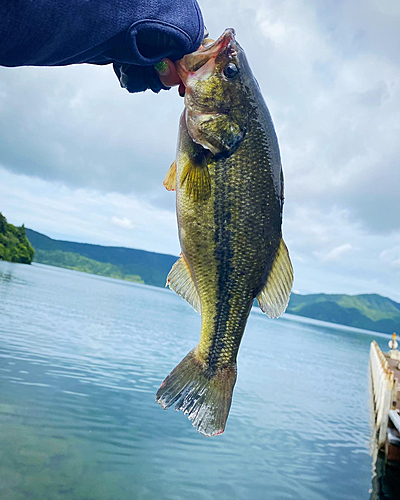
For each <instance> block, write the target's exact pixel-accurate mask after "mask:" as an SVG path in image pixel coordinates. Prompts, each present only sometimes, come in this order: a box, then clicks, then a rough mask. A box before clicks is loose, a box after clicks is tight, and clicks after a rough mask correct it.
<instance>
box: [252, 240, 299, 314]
mask: <svg viewBox="0 0 400 500" xmlns="http://www.w3.org/2000/svg"><path fill="white" fill-rule="evenodd" d="M292 285H293V267H292V263H291V262H290V257H289V252H288V249H287V247H286V244H285V242H284V241H283V238H282V239H281V243H280V245H279V248H278V251H277V252H276V256H275V260H274V263H273V264H272V269H271V271H270V273H269V276H268V279H267V283H266V284H265V286H264V288H263V289H262V290H261V292H260V293H259V294H258V295H257V301H258V305H259V306H260V309H261V310H262V311H263V312H265V313H266V314H267V316H268V317H269V318H278V317H279V316H280V315H281V314H283V313H284V312H285V311H286V308H287V305H288V303H289V298H290V291H291V290H292Z"/></svg>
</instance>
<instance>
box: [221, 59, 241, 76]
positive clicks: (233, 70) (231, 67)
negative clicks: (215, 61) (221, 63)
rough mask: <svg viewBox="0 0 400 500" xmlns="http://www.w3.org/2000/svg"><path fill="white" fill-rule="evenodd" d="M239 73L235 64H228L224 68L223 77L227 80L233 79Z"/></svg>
mask: <svg viewBox="0 0 400 500" xmlns="http://www.w3.org/2000/svg"><path fill="white" fill-rule="evenodd" d="M238 73H239V68H238V67H237V66H236V64H234V63H232V62H230V63H228V64H227V65H226V66H225V68H224V75H225V76H226V77H227V78H234V77H235V76H236V75H237V74H238Z"/></svg>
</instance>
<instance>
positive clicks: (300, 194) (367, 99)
mask: <svg viewBox="0 0 400 500" xmlns="http://www.w3.org/2000/svg"><path fill="white" fill-rule="evenodd" d="M200 3H201V7H202V9H203V13H204V17H205V20H206V24H207V27H208V29H209V31H210V33H211V34H212V35H213V36H218V34H220V33H221V32H222V31H223V29H225V28H226V27H229V26H232V27H234V28H235V29H236V32H237V38H238V40H239V42H240V43H241V45H242V46H243V47H244V49H245V51H246V54H247V56H248V59H249V62H250V65H251V67H252V69H253V72H254V74H255V76H256V77H257V79H258V81H259V83H260V87H261V89H262V91H263V94H264V96H265V99H266V102H267V104H268V106H269V108H270V111H271V114H272V117H273V120H274V123H275V126H276V130H277V134H278V137H279V142H280V147H281V153H282V161H283V167H284V173H285V186H286V202H285V209H284V228H283V230H284V234H285V239H286V240H287V242H288V244H289V249H290V251H291V255H292V258H293V262H294V263H295V276H296V288H297V289H299V290H302V291H304V292H305V291H320V290H322V289H323V290H324V291H327V292H329V291H337V292H345V291H348V292H352V293H360V292H363V291H365V292H367V291H370V292H373V291H376V292H379V293H382V294H383V295H388V294H389V295H391V296H392V297H397V299H398V300H399V299H400V297H399V292H398V283H399V282H400V274H399V273H400V271H399V267H398V265H397V262H398V259H399V258H400V255H398V254H397V253H396V252H397V250H396V249H397V248H399V247H400V219H399V217H398V214H399V213H400V196H399V195H398V191H399V186H400V165H399V162H400V160H399V158H400V142H399V141H398V137H399V136H400V51H399V50H398V47H399V46H400V30H398V26H399V24H400V11H399V9H398V3H397V2H396V1H395V0H392V1H391V0H383V1H380V2H378V1H377V0H365V1H364V2H359V1H358V0H343V1H341V2H334V1H327V2H323V3H321V2H318V1H316V0H311V1H307V2H306V1H305V0H283V1H282V2H276V1H275V0H237V1H236V2H233V1H231V0H221V1H219V2H215V1H211V0H203V1H202V0H200ZM182 107H183V102H182V100H181V99H180V98H179V97H178V95H177V92H176V91H175V90H174V89H173V90H172V91H170V92H161V93H160V94H158V95H154V94H153V93H151V92H146V93H144V94H141V95H130V94H128V93H127V92H125V91H123V90H121V89H120V88H119V85H118V82H117V80H116V78H115V76H114V74H113V71H112V69H111V68H110V67H96V66H90V65H81V66H73V67H65V68H0V165H2V166H3V170H0V192H1V193H2V194H1V198H0V202H1V203H2V208H0V209H3V210H4V212H5V214H6V215H8V216H9V217H13V218H15V220H16V222H18V221H24V220H26V223H27V225H29V224H30V225H32V227H33V228H34V229H35V228H36V229H38V230H41V229H42V230H43V231H47V232H50V233H51V234H53V235H60V234H64V235H69V237H70V238H72V237H76V238H78V239H79V240H80V241H86V240H87V241H91V242H99V243H105V244H113V242H114V244H124V245H127V246H132V247H135V246H136V247H138V248H147V249H154V250H158V251H163V249H164V251H168V252H171V253H178V252H179V248H178V243H177V237H176V226H175V216H174V213H173V212H174V196H173V195H172V194H171V193H167V192H166V191H165V190H164V189H163V187H162V180H163V178H164V175H165V172H166V171H167V169H168V167H169V165H170V164H171V162H172V160H173V158H174V155H175V145H176V135H177V129H178V120H179V115H180V112H181V110H182ZM21 174H23V176H21ZM18 179H19V180H18ZM21 179H24V180H23V181H22V180H21ZM42 182H43V183H44V184H42ZM22 186H23V188H22ZM52 186H53V187H52ZM40 190H43V192H42V199H40V197H39V194H40ZM52 190H53V191H54V193H56V194H57V196H53V194H52ZM10 193H13V194H14V196H11V195H10ZM16 200H19V201H18V203H19V205H17V201H16ZM29 203H30V204H31V207H29ZM46 204H47V206H46ZM28 220H29V223H28ZM57 220H58V221H59V222H57ZM162 221H164V222H165V224H164V223H163V222H162ZM130 224H132V225H130ZM174 238H176V239H175V240H174ZM161 242H166V243H165V245H164V244H163V243H161ZM393 249H394V250H393Z"/></svg>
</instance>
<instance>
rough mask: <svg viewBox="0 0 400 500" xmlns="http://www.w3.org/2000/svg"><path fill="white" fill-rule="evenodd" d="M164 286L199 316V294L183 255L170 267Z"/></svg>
mask: <svg viewBox="0 0 400 500" xmlns="http://www.w3.org/2000/svg"><path fill="white" fill-rule="evenodd" d="M165 286H169V287H170V288H171V290H173V291H174V292H175V293H177V294H178V295H180V296H181V297H182V298H184V299H185V300H187V301H188V302H189V304H190V305H191V306H192V307H193V309H194V310H195V311H196V312H198V313H199V314H200V312H201V302H200V296H199V292H198V291H197V288H196V285H195V283H194V281H193V278H192V273H191V271H190V268H189V265H188V263H187V261H186V259H185V257H184V255H183V254H181V257H180V258H179V259H178V260H177V261H176V262H175V264H174V265H173V266H172V268H171V271H170V272H169V274H168V276H167V283H166V285H165Z"/></svg>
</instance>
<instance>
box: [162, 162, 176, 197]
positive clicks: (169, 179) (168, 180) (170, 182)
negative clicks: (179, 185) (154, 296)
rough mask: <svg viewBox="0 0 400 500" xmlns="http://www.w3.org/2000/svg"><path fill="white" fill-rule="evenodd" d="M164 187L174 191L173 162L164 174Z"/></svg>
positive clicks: (174, 172)
mask: <svg viewBox="0 0 400 500" xmlns="http://www.w3.org/2000/svg"><path fill="white" fill-rule="evenodd" d="M163 184H164V187H165V189H167V190H168V191H176V163H175V162H173V163H172V165H171V166H170V167H169V169H168V172H167V173H166V174H165V179H164V182H163Z"/></svg>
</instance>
